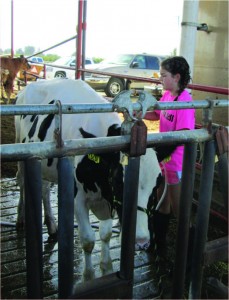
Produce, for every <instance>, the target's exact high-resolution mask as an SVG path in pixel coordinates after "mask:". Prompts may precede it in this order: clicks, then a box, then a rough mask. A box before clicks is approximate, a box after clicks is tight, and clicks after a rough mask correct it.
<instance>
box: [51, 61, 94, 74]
mask: <svg viewBox="0 0 229 300" xmlns="http://www.w3.org/2000/svg"><path fill="white" fill-rule="evenodd" d="M93 64H94V61H93V59H92V58H86V59H85V67H86V66H87V65H90V66H91V65H93ZM63 67H65V68H63ZM75 67H76V58H75V57H74V56H67V57H61V58H59V59H57V60H56V61H55V62H53V66H50V65H49V66H47V67H46V79H53V78H57V77H59V78H70V79H75Z"/></svg>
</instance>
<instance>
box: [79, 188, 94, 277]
mask: <svg viewBox="0 0 229 300" xmlns="http://www.w3.org/2000/svg"><path fill="white" fill-rule="evenodd" d="M85 201H86V200H85V196H84V193H83V192H80V191H78V192H77V196H76V199H75V215H76V220H77V222H78V232H79V237H80V242H81V245H82V248H83V251H84V272H83V280H84V281H88V280H92V279H94V277H95V270H94V268H93V265H92V259H91V253H92V250H93V249H94V245H95V232H94V230H93V229H92V228H91V225H90V221H89V210H88V208H87V206H86V203H85Z"/></svg>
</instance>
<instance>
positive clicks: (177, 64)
mask: <svg viewBox="0 0 229 300" xmlns="http://www.w3.org/2000/svg"><path fill="white" fill-rule="evenodd" d="M161 67H162V68H164V69H165V70H166V71H168V72H169V73H171V74H172V75H176V74H180V80H179V83H178V84H179V91H178V95H180V94H181V93H182V92H183V90H184V89H185V88H186V86H187V85H188V83H189V82H190V80H191V76H190V68H189V64H188V63H187V61H186V59H185V58H184V57H183V56H174V57H169V58H166V59H165V60H163V61H162V62H161Z"/></svg>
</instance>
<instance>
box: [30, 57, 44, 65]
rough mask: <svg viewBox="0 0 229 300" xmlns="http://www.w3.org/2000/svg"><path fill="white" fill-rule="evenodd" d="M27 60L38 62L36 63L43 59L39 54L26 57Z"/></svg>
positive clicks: (42, 61)
mask: <svg viewBox="0 0 229 300" xmlns="http://www.w3.org/2000/svg"><path fill="white" fill-rule="evenodd" d="M28 61H29V62H31V63H38V64H43V63H44V60H43V58H42V57H39V56H32V57H30V58H28Z"/></svg>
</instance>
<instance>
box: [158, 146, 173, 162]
mask: <svg viewBox="0 0 229 300" xmlns="http://www.w3.org/2000/svg"><path fill="white" fill-rule="evenodd" d="M176 147H177V145H166V146H154V147H153V149H154V150H155V152H156V155H157V159H158V161H159V162H161V161H162V160H164V159H165V158H168V157H169V156H170V155H171V154H172V153H173V151H174V150H175V149H176Z"/></svg>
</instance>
